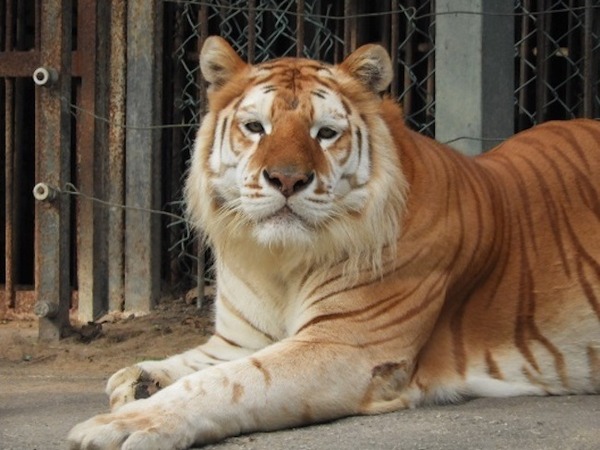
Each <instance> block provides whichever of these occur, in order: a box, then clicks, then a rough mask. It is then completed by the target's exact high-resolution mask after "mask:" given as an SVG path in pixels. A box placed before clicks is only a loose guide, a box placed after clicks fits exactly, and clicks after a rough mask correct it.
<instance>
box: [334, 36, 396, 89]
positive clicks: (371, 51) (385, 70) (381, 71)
mask: <svg viewBox="0 0 600 450" xmlns="http://www.w3.org/2000/svg"><path fill="white" fill-rule="evenodd" d="M340 67H341V68H342V69H344V70H345V71H346V72H348V73H349V74H350V75H352V76H353V77H354V78H356V79H357V80H358V81H360V82H361V83H362V84H363V85H364V86H365V87H367V88H369V89H370V90H372V91H373V92H375V93H380V92H382V91H385V90H386V89H387V88H388V86H389V85H390V83H391V82H392V78H393V76H394V71H393V69H392V61H391V60H390V55H389V54H388V52H387V50H386V49H385V48H383V47H382V46H381V45H378V44H367V45H363V46H362V47H359V48H358V49H356V50H355V51H354V52H352V53H351V54H350V55H349V56H348V57H347V58H346V59H345V60H344V61H343V62H342V63H341V64H340Z"/></svg>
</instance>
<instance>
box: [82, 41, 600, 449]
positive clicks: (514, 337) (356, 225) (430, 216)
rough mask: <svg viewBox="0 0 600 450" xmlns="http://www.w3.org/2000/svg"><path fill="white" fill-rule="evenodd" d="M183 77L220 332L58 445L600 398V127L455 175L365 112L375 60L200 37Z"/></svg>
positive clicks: (548, 132)
mask: <svg viewBox="0 0 600 450" xmlns="http://www.w3.org/2000/svg"><path fill="white" fill-rule="evenodd" d="M200 67H201V70H202V73H203V75H204V76H205V78H206V79H207V81H208V82H209V83H210V89H209V103H210V104H209V111H208V113H207V114H206V116H205V117H204V120H203V124H202V126H201V127H200V129H199V131H198V137H197V140H196V145H195V150H194V154H193V157H192V161H191V166H190V171H189V175H188V178H187V181H186V187H185V193H186V200H187V203H188V208H189V215H190V219H191V220H192V222H193V223H194V224H195V225H196V226H197V227H198V228H199V229H201V230H202V231H203V232H204V234H205V235H206V236H207V242H208V243H210V245H211V246H212V248H213V251H214V256H215V260H216V263H215V271H216V278H217V282H218V289H217V298H216V319H215V334H214V335H213V336H212V337H211V338H210V339H208V341H206V342H205V343H204V344H202V345H200V346H199V347H197V348H195V349H192V350H189V351H187V352H184V353H182V354H180V355H175V356H172V357H170V358H167V359H165V360H163V361H144V362H142V363H138V364H136V365H134V366H132V367H129V368H125V369H122V370H121V371H119V372H117V373H116V374H114V375H113V376H112V377H111V378H110V379H109V382H108V386H107V392H108V393H109V395H110V396H111V399H110V402H111V407H112V408H113V412H112V413H111V414H109V415H106V416H100V417H98V418H92V419H90V420H89V421H87V422H84V423H82V424H80V425H78V426H77V427H75V428H74V430H73V431H72V433H71V437H70V440H71V443H72V448H85V446H86V445H87V444H88V443H89V444H90V446H92V445H93V446H94V448H113V447H114V446H115V443H119V445H121V443H122V444H123V445H125V446H127V448H136V447H138V448H186V447H190V446H191V445H193V444H204V443H206V442H213V441H215V440H219V439H222V438H225V437H228V436H233V435H236V434H239V433H244V432H251V431H257V430H274V429H281V428H286V427H293V426H299V425H305V424H307V423H312V422H320V421H327V420H332V419H336V418H339V417H344V416H347V415H352V414H373V413H383V412H388V411H394V410H398V409H402V408H408V407H416V406H419V405H422V404H426V403H432V402H449V401H458V400H460V399H461V398H463V397H465V396H466V397H471V396H495V397H508V396H516V395H559V394H560V395H562V394H585V393H598V392H600V239H599V238H598V236H599V234H598V232H599V230H600V123H599V122H598V121H592V120H573V121H567V122H550V123H546V124H542V125H540V126H538V127H535V128H533V129H531V130H527V131H525V132H522V133H519V134H518V135H516V136H515V137H513V138H511V139H509V140H507V141H506V142H504V143H503V144H501V145H499V146H498V147H496V148H495V149H493V150H491V151H489V152H487V153H485V154H483V155H480V156H478V157H475V158H468V157H466V156H464V155H461V154H459V153H457V152H454V151H453V150H452V149H450V148H449V147H447V146H445V145H442V144H440V143H437V142H435V141H433V140H431V139H429V138H427V137H424V136H421V135H419V134H417V133H415V132H413V131H411V130H410V129H408V128H407V127H406V126H405V125H404V119H403V116H402V111H401V110H400V108H399V106H398V105H397V104H396V103H395V102H394V101H393V100H391V99H389V98H387V97H386V96H385V95H384V96H383V97H382V96H381V95H380V93H381V92H382V91H384V90H385V89H386V88H387V87H388V85H389V83H390V82H391V79H392V66H391V62H390V58H389V55H387V53H386V52H385V50H384V49H383V48H382V47H380V46H377V45H367V46H363V47H361V48H359V49H358V50H356V51H355V52H354V53H352V54H351V55H350V56H349V57H348V58H346V59H345V60H344V61H343V62H342V63H341V64H338V65H327V64H324V63H317V62H314V61H310V60H305V59H297V58H282V59H278V60H274V61H269V62H266V63H262V64H257V65H249V64H246V63H244V62H243V61H242V60H241V59H240V58H239V57H238V56H237V55H236V54H235V52H234V51H233V49H232V48H231V47H230V46H229V45H228V44H227V43H226V42H225V41H223V40H222V39H220V38H216V37H213V38H209V39H207V40H206V42H205V45H204V48H203V50H202V54H201V56H200ZM250 124H251V126H248V125H250ZM156 390H158V392H156V393H155V391H156ZM138 393H142V394H144V395H145V396H148V395H151V397H149V398H147V399H145V400H143V401H140V402H135V401H133V400H135V398H136V395H138ZM141 424H143V426H142V425H141ZM144 427H145V428H144ZM136 439H143V441H142V440H140V441H136ZM140 442H143V443H144V444H143V445H141V444H139V443H140ZM138 444H139V445H138Z"/></svg>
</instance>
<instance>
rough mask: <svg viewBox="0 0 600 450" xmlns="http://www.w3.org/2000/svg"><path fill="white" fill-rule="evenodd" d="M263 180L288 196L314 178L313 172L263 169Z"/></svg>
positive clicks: (301, 188)
mask: <svg viewBox="0 0 600 450" xmlns="http://www.w3.org/2000/svg"><path fill="white" fill-rule="evenodd" d="M263 177H265V180H267V182H268V183H269V184H270V185H271V186H273V187H274V188H276V189H278V190H279V191H280V192H281V193H282V194H283V195H284V196H285V197H290V196H292V195H294V194H296V193H298V192H300V191H301V190H303V189H304V188H305V187H306V186H308V185H309V184H310V183H311V181H312V180H313V179H314V178H315V173H314V172H309V173H301V172H297V171H295V170H285V169H283V170H278V169H274V170H271V171H269V170H267V169H265V170H263Z"/></svg>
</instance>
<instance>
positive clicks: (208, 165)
mask: <svg viewBox="0 0 600 450" xmlns="http://www.w3.org/2000/svg"><path fill="white" fill-rule="evenodd" d="M200 68H201V71H202V74H203V76H204V77H205V79H206V80H207V81H208V83H209V84H210V87H209V89H208V96H209V111H208V113H207V114H206V116H205V117H204V120H203V122H202V125H201V127H200V130H199V132H198V136H197V139H196V144H195V149H194V154H193V157H192V163H191V167H190V173H189V176H188V179H187V183H186V197H187V204H188V209H189V214H190V217H191V220H192V222H193V223H194V224H196V225H197V226H199V228H200V229H202V230H203V231H204V232H205V233H206V235H207V236H208V238H209V240H211V241H212V243H213V245H216V246H217V247H218V246H219V245H225V244H226V243H227V242H230V243H232V242H235V241H239V242H244V243H246V244H248V245H250V244H251V245H255V246H258V247H264V248H268V249H270V251H277V249H280V250H281V251H286V250H289V249H294V250H299V249H300V250H303V254H305V255H306V254H311V255H312V256H313V257H315V258H316V259H321V260H331V261H340V260H341V259H344V258H345V259H348V258H349V257H354V258H365V257H370V258H373V257H374V256H375V255H378V254H380V252H381V249H382V248H383V247H385V246H388V245H390V244H393V243H394V242H395V240H396V239H397V237H398V233H399V228H398V227H399V222H400V216H401V213H402V210H403V205H404V200H405V194H406V192H405V191H406V186H405V184H406V183H405V180H404V178H403V175H402V171H401V169H400V162H399V156H398V153H397V149H396V147H397V145H395V142H394V140H393V139H392V135H391V132H390V129H389V126H388V125H387V124H386V123H385V120H384V119H383V118H382V113H381V104H382V102H384V101H389V100H385V99H382V97H381V96H380V95H379V94H380V93H381V92H382V91H383V90H385V89H386V88H387V87H388V85H389V83H390V82H391V79H392V65H391V61H390V58H389V55H388V54H387V52H386V51H385V50H384V49H383V47H381V46H379V45H372V44H371V45H365V46H363V47H361V48H359V49H358V50H356V51H355V52H354V53H352V54H351V55H350V56H349V57H348V58H347V59H345V60H344V61H343V62H342V63H341V64H339V65H329V64H325V63H321V62H317V61H313V60H309V59H300V58H282V59H276V60H272V61H268V62H265V63H262V64H256V65H250V64H246V63H245V62H243V61H242V60H241V59H240V57H239V56H238V55H237V54H236V53H235V51H234V50H233V49H232V48H231V46H230V45H229V44H228V43H227V42H226V41H225V40H223V39H222V38H219V37H209V38H208V39H207V40H206V41H205V43H204V46H203V48H202V52H201V55H200ZM398 125H399V126H403V125H402V124H401V123H399V124H398Z"/></svg>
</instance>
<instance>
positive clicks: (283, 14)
mask: <svg viewBox="0 0 600 450" xmlns="http://www.w3.org/2000/svg"><path fill="white" fill-rule="evenodd" d="M165 6H166V8H167V9H171V10H172V14H173V16H174V17H176V25H175V28H176V31H175V33H174V35H176V36H179V37H180V38H179V39H178V40H175V41H176V42H175V43H174V42H167V45H171V46H172V55H173V66H172V67H173V70H174V72H173V74H169V75H168V76H171V75H172V76H173V77H174V78H177V77H179V78H180V79H181V82H180V89H179V90H177V91H173V102H174V104H175V105H176V107H177V109H178V112H179V117H180V118H181V120H182V121H183V123H185V124H188V125H189V127H188V128H185V129H183V130H181V131H179V132H180V133H181V138H180V146H179V147H178V149H179V150H178V151H179V152H180V154H182V155H185V156H184V157H183V158H181V162H182V164H185V161H187V158H188V156H189V153H190V152H191V148H192V145H193V141H194V135H195V131H196V129H197V126H198V124H199V122H200V120H201V117H202V114H203V112H204V108H205V107H206V99H205V94H204V88H205V86H203V84H202V80H201V76H200V73H199V64H198V54H199V49H200V47H201V44H202V42H203V40H204V39H205V38H206V36H208V35H212V34H218V35H220V36H222V37H224V38H225V39H227V40H228V41H229V42H230V43H231V44H232V45H233V47H234V49H235V50H236V51H237V52H238V53H239V54H240V55H241V56H242V57H243V58H245V59H246V60H248V61H249V62H262V61H265V60H267V59H270V58H274V57H283V56H304V57H308V58H315V59H320V60H324V61H327V62H331V63H337V62H340V61H341V60H342V59H343V57H344V56H345V54H347V53H348V52H350V51H351V50H354V49H355V48H356V47H357V46H359V45H361V44H363V43H367V42H380V43H381V44H383V45H384V46H386V47H387V48H388V50H389V51H390V54H391V57H392V62H393V64H394V66H395V69H396V73H395V76H394V80H393V83H392V86H391V88H390V92H391V94H392V95H393V96H394V97H397V98H398V100H399V102H400V103H401V104H402V106H403V109H404V112H405V116H406V122H407V124H408V125H409V126H410V127H412V128H413V129H416V130H418V131H420V132H422V133H424V134H427V135H430V136H434V135H435V19H436V13H435V1H434V0H426V1H418V0H390V1H378V2H358V1H354V0H345V1H336V0H283V1H276V0H205V1H193V0H188V1H185V0H170V1H166V0H165ZM599 15H600V1H598V0H586V1H585V5H582V2H581V1H574V0H561V1H556V0H515V2H514V19H515V25H516V26H515V37H514V48H515V67H514V69H515V75H516V76H515V91H514V102H515V103H514V104H515V118H516V119H515V131H520V130H523V129H525V128H528V127H530V126H532V125H534V124H536V123H540V122H543V121H545V120H549V119H566V118H572V117H581V116H587V117H598V116H599V115H600V98H599V95H598V91H599V83H600V81H599V76H598V70H599V68H598V61H599V59H600V32H599V29H600V17H599ZM174 44H176V45H174ZM182 173H185V167H184V168H182ZM175 198H176V199H177V198H179V197H175ZM181 207H182V203H181V200H175V201H173V202H171V203H170V208H172V209H173V210H175V211H177V212H178V213H180V212H181ZM172 230H173V231H174V233H173V234H172V236H171V247H170V255H171V259H172V263H171V266H172V267H173V266H178V267H179V269H178V271H179V272H181V273H183V274H188V275H189V276H191V277H192V278H193V277H194V276H196V272H195V269H194V267H195V265H196V263H197V260H196V259H195V257H194V254H195V252H197V251H198V248H197V245H196V244H190V242H188V241H186V239H187V237H188V236H190V233H189V230H187V228H186V225H185V224H175V225H173V226H172ZM184 237H185V238H184ZM173 261H175V264H173Z"/></svg>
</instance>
